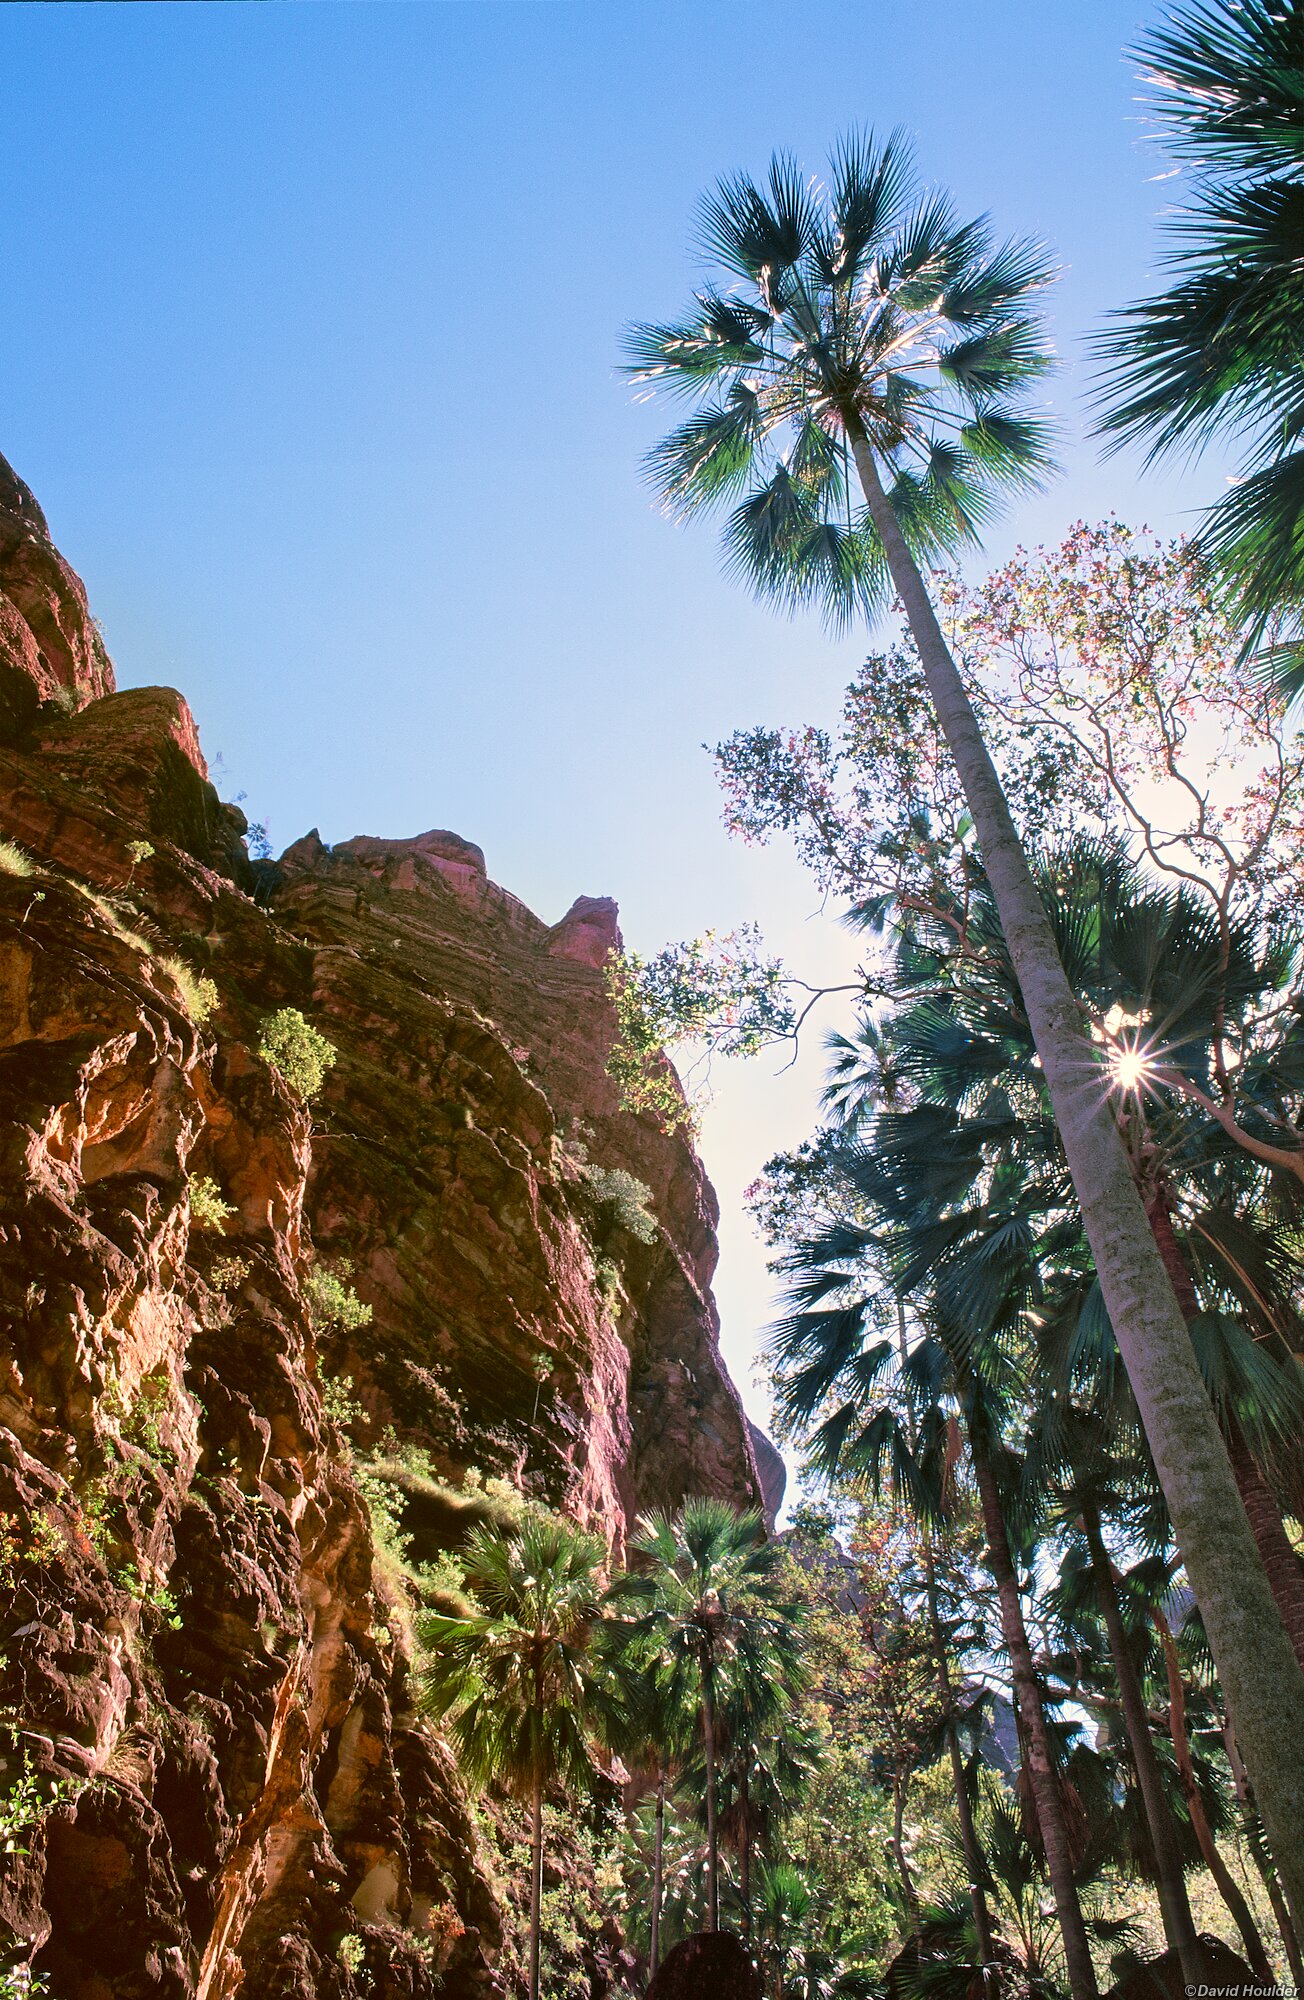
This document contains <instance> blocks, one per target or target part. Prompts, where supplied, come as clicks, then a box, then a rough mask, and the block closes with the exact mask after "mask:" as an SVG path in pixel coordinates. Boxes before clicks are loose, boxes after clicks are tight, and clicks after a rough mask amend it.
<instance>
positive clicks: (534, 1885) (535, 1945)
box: [530, 1778, 543, 2000]
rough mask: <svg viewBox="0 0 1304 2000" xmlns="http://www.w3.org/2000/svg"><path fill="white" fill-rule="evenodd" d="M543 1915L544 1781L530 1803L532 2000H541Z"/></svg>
mask: <svg viewBox="0 0 1304 2000" xmlns="http://www.w3.org/2000/svg"><path fill="white" fill-rule="evenodd" d="M542 1914H543V1780H542V1779H541V1778H536V1779H535V1781H534V1796H533V1798H532V1800H531V1802H530V2000H539V1926H540V1922H541V1919H542Z"/></svg>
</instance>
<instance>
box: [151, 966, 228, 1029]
mask: <svg viewBox="0 0 1304 2000" xmlns="http://www.w3.org/2000/svg"><path fill="white" fill-rule="evenodd" d="M159 965H160V966H161V967H162V969H163V971H164V972H166V973H167V975H168V977H169V979H170V980H171V981H172V984H173V985H174V986H175V987H176V989H177V991H178V992H179V993H180V995H181V1004H182V1006H183V1007H184V1008H185V1010H186V1012H187V1014H189V1016H190V1018H191V1020H192V1021H193V1022H194V1023H195V1025H196V1026H197V1027H202V1026H203V1024H204V1022H205V1021H206V1020H207V1019H208V1017H209V1015H210V1014H211V1013H212V1011H213V1009H214V1007H216V1005H217V988H216V986H215V985H214V984H213V982H212V980H211V979H210V978H209V977H208V976H207V974H206V973H202V972H192V971H191V969H190V967H189V966H188V965H187V964H186V962H185V960H184V959H180V958H161V959H160V960H159Z"/></svg>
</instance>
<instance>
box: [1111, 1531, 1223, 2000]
mask: <svg viewBox="0 0 1304 2000" xmlns="http://www.w3.org/2000/svg"><path fill="white" fill-rule="evenodd" d="M1082 1521H1083V1526H1084V1527H1085V1529H1086V1535H1087V1547H1088V1549H1089V1551H1090V1554H1091V1575H1092V1580H1093V1581H1094V1583H1095V1586H1096V1596H1097V1597H1098V1599H1099V1601H1100V1609H1101V1612H1102V1614H1103V1616H1104V1620H1105V1631H1106V1633H1107V1634H1108V1637H1109V1650H1110V1653H1111V1655H1112V1656H1113V1661H1114V1674H1115V1678H1116V1679H1117V1681H1118V1692H1119V1699H1120V1700H1121V1702H1122V1704H1123V1722H1124V1725H1125V1727H1126V1729H1127V1740H1128V1747H1129V1749H1130V1750H1131V1753H1132V1768H1133V1769H1134V1770H1135V1772H1136V1778H1137V1785H1138V1786H1139V1788H1140V1792H1141V1800H1142V1804H1143V1805H1144V1807H1145V1815H1146V1824H1147V1826H1148V1827H1149V1829H1150V1844H1151V1847H1152V1848H1153V1850H1154V1858H1155V1886H1156V1888H1157V1890H1158V1892H1159V1909H1160V1914H1161V1916H1162V1917H1163V1923H1164V1936H1165V1937H1166V1938H1167V1940H1168V1943H1169V1945H1170V1946H1171V1948H1172V1949H1173V1950H1174V1951H1175V1952H1176V1953H1177V1955H1178V1958H1179V1959H1180V1960H1181V1966H1182V1978H1183V1980H1184V1981H1185V1983H1186V1985H1188V1986H1198V1985H1199V1984H1200V1982H1201V1980H1202V1979H1203V1978H1204V1976H1205V1975H1204V1959H1203V1954H1202V1952H1201V1950H1200V1941H1199V1937H1198V1935H1197V1933H1196V1928H1195V1919H1194V1918H1193V1917H1192V1915H1191V1904H1190V1900H1189V1898H1188V1897H1187V1893H1186V1870H1185V1868H1184V1867H1183V1865H1182V1851H1181V1847H1180V1846H1179V1844H1178V1837H1177V1826H1176V1823H1175V1822H1174V1819H1173V1815H1172V1811H1171V1809H1170V1807H1169V1804H1168V1800H1167V1798H1166V1797H1165V1796H1164V1785H1163V1778H1162V1776H1161V1774H1160V1770H1159V1759H1158V1757H1156V1755H1155V1746H1154V1740H1153V1738H1152V1737H1151V1734H1150V1722H1149V1718H1148V1716H1147V1714H1146V1705H1145V1698H1144V1696H1143V1694H1142V1692H1141V1678H1140V1675H1139V1674H1138V1673H1137V1670H1136V1662H1135V1661H1134V1660H1133V1658H1132V1651H1131V1648H1130V1647H1129V1645H1128V1643H1127V1632H1126V1630H1125V1629H1124V1625H1123V1613H1122V1611H1121V1610H1120V1608H1119V1602H1118V1591H1117V1589H1116V1587H1115V1584H1114V1572H1113V1566H1112V1564H1111V1563H1110V1560H1109V1551H1108V1550H1107V1549H1106V1547H1105V1542H1104V1537H1103V1536H1102V1534H1101V1532H1100V1516H1099V1514H1098V1513H1097V1512H1096V1510H1095V1509H1094V1508H1085V1507H1084V1509H1083V1511H1082Z"/></svg>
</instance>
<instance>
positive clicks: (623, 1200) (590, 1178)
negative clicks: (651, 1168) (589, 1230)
mask: <svg viewBox="0 0 1304 2000" xmlns="http://www.w3.org/2000/svg"><path fill="white" fill-rule="evenodd" d="M583 1175H584V1185H585V1192H586V1194H587V1196H588V1199H589V1202H590V1204H591V1205H592V1208H593V1210H594V1213H595V1220H596V1224H597V1228H598V1230H599V1231H600V1233H601V1239H602V1241H603V1242H604V1243H605V1242H607V1241H609V1240H610V1238H611V1236H612V1235H613V1234H614V1233H615V1232H616V1231H618V1230H623V1231H624V1232H625V1234H626V1235H627V1236H633V1237H634V1238H636V1239H637V1241H638V1242H640V1243H655V1242H656V1240H657V1234H658V1231H657V1221H656V1217H655V1216H654V1215H653V1213H652V1211H651V1209H650V1208H649V1206H648V1204H649V1202H650V1201H651V1199H652V1190H651V1188H649V1187H648V1186H646V1184H645V1183H644V1182H643V1181H641V1180H639V1179H638V1178H637V1176H636V1175H634V1174H630V1173H626V1172H625V1169H624V1168H623V1167H597V1166H586V1167H585V1168H584V1169H583Z"/></svg>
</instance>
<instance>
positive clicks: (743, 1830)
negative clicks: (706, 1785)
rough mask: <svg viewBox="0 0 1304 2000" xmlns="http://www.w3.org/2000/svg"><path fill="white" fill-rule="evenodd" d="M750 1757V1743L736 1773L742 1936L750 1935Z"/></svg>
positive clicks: (744, 1748)
mask: <svg viewBox="0 0 1304 2000" xmlns="http://www.w3.org/2000/svg"><path fill="white" fill-rule="evenodd" d="M750 1757H751V1745H750V1743H747V1744H744V1745H743V1761H742V1765H741V1767H740V1769H739V1773H738V1806H739V1827H740V1834H739V1842H738V1894H739V1896H740V1898H741V1899H742V1906H743V1936H744V1937H747V1938H749V1937H750V1936H751V1934H752V1803H751V1795H750V1788H749V1786H748V1783H747V1765H748V1762H749V1760H750Z"/></svg>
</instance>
